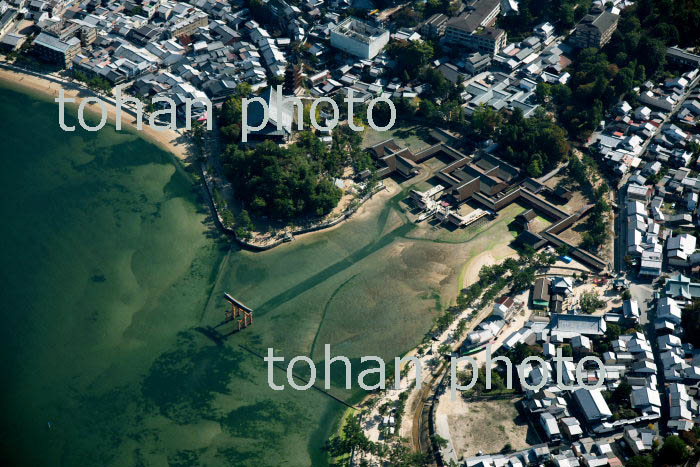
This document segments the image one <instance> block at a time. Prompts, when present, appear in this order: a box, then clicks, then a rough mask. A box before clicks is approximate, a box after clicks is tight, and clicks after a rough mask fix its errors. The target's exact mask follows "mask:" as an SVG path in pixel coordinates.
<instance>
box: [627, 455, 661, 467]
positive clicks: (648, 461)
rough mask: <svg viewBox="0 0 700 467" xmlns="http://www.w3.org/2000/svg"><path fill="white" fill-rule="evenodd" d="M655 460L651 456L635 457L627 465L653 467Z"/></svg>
mask: <svg viewBox="0 0 700 467" xmlns="http://www.w3.org/2000/svg"><path fill="white" fill-rule="evenodd" d="M653 465H654V458H653V457H651V456H634V457H632V458H630V460H628V461H627V462H626V463H625V466H626V467H653Z"/></svg>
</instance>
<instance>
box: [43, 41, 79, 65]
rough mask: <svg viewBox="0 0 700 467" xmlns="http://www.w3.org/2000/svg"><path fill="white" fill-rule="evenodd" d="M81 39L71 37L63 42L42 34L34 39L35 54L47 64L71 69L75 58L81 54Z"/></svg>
mask: <svg viewBox="0 0 700 467" xmlns="http://www.w3.org/2000/svg"><path fill="white" fill-rule="evenodd" d="M80 50H81V48H80V39H78V38H77V37H71V38H70V39H68V40H66V41H62V40H61V39H59V38H58V37H56V36H52V35H51V34H48V33H45V32H42V33H40V34H39V35H38V36H36V39H34V49H33V51H34V54H35V55H36V56H37V57H39V58H40V59H41V60H44V61H45V62H49V63H53V64H55V65H59V66H61V68H71V67H72V66H73V58H75V56H76V55H78V53H80Z"/></svg>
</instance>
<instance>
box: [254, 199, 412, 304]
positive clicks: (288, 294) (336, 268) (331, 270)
mask: <svg viewBox="0 0 700 467" xmlns="http://www.w3.org/2000/svg"><path fill="white" fill-rule="evenodd" d="M403 196H405V193H404V192H403V191H402V192H401V193H400V194H399V195H397V196H394V197H393V198H392V200H391V201H390V202H389V203H388V205H387V206H386V207H385V208H384V209H383V210H382V213H381V216H380V222H379V225H380V226H381V227H383V226H384V225H386V221H387V219H388V216H389V211H390V210H391V209H393V208H394V206H395V203H393V201H394V200H395V199H397V198H398V197H403ZM397 203H398V201H397ZM415 227H416V226H415V224H412V223H406V224H403V225H401V226H400V227H398V228H396V229H394V230H392V231H391V232H389V233H387V234H385V235H383V236H381V237H379V238H378V239H377V240H375V241H374V242H372V243H370V244H369V245H367V246H365V247H363V248H360V249H359V250H357V251H356V252H354V253H352V254H350V255H348V256H346V257H345V258H343V259H342V260H340V261H338V262H336V263H334V264H332V265H330V266H328V267H327V268H325V269H323V270H322V271H319V272H318V273H316V274H314V275H313V276H311V277H309V278H308V279H306V280H304V281H302V282H300V283H299V284H297V285H295V286H294V287H291V288H289V289H287V290H286V291H284V292H282V293H281V294H279V295H277V296H275V297H272V298H271V299H269V300H268V301H267V302H265V303H263V304H262V305H260V306H259V307H258V308H257V310H256V313H257V314H259V315H264V314H265V313H268V312H270V311H272V310H274V309H275V308H277V307H279V306H281V305H284V304H285V303H286V302H288V301H289V300H291V299H293V298H295V297H296V296H298V295H300V294H302V293H303V292H305V291H307V290H309V289H312V288H313V287H315V286H317V285H318V284H320V283H322V282H324V281H326V280H328V279H329V278H331V277H333V276H335V275H336V274H338V273H340V272H342V271H344V270H346V269H347V268H349V267H350V266H352V265H354V264H355V263H357V262H359V261H361V260H363V259H364V258H366V257H367V256H369V255H371V254H372V253H374V252H376V251H379V250H381V249H382V248H384V247H385V246H387V245H390V244H391V243H392V242H394V240H396V239H397V238H402V237H404V236H405V235H406V234H408V233H409V232H410V231H411V230H413V229H414V228H415Z"/></svg>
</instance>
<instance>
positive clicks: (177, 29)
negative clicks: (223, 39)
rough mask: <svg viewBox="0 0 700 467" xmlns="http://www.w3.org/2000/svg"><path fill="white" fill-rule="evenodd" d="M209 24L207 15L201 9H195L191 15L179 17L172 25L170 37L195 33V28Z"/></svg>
mask: <svg viewBox="0 0 700 467" xmlns="http://www.w3.org/2000/svg"><path fill="white" fill-rule="evenodd" d="M208 24H209V17H208V16H207V14H206V13H204V12H203V11H197V12H195V13H193V14H192V15H191V16H188V17H186V18H184V19H181V20H179V21H177V22H175V24H174V25H173V26H172V28H171V29H170V32H171V34H172V37H180V36H189V35H192V34H194V33H195V31H197V29H199V28H202V27H205V26H207V25H208Z"/></svg>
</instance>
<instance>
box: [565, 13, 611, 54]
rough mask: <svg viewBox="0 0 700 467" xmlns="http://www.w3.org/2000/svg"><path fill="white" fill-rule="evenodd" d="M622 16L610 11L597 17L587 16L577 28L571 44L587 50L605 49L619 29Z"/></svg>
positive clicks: (593, 15)
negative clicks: (618, 23) (590, 48)
mask: <svg viewBox="0 0 700 467" xmlns="http://www.w3.org/2000/svg"><path fill="white" fill-rule="evenodd" d="M619 19H620V15H616V14H615V13H612V12H610V11H608V10H605V11H602V12H601V13H599V14H597V15H595V14H591V15H586V16H584V17H583V19H582V20H581V22H580V23H579V24H578V25H577V26H576V31H574V34H573V35H572V36H571V43H572V44H573V45H575V46H577V47H580V48H582V49H585V48H587V47H596V48H600V47H603V46H604V45H605V44H607V43H608V41H609V40H610V37H612V34H613V32H615V29H617V22H618V20H619Z"/></svg>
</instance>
